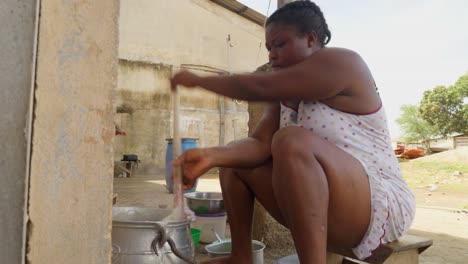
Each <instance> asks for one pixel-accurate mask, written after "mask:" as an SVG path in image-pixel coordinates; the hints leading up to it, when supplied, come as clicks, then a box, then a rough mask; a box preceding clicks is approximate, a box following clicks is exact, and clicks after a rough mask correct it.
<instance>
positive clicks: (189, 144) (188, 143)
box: [166, 138, 198, 193]
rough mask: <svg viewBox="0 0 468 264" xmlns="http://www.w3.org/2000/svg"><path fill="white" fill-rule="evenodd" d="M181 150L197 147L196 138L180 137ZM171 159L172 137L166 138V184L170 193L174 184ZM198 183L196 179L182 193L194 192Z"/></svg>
mask: <svg viewBox="0 0 468 264" xmlns="http://www.w3.org/2000/svg"><path fill="white" fill-rule="evenodd" d="M181 140H182V152H185V151H186V150H187V149H191V148H196V147H197V139H196V138H182V139H181ZM172 160H173V145H172V138H169V139H167V149H166V186H167V190H168V191H169V192H170V193H173V192H174V184H173V182H172V165H171V163H172ZM197 185H198V179H197V180H196V181H195V185H194V186H193V187H192V188H190V189H188V190H185V191H184V193H189V192H195V191H196V189H197Z"/></svg>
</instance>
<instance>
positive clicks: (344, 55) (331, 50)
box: [311, 47, 362, 60]
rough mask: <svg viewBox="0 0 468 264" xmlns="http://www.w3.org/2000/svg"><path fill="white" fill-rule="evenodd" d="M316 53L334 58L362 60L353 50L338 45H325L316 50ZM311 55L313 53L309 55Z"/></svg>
mask: <svg viewBox="0 0 468 264" xmlns="http://www.w3.org/2000/svg"><path fill="white" fill-rule="evenodd" d="M316 54H317V55H322V56H327V57H329V58H330V57H331V58H336V59H341V60H342V59H348V60H349V59H351V60H362V57H361V55H359V53H357V52H356V51H354V50H351V49H347V48H340V47H326V48H322V49H320V50H319V51H317V52H316ZM311 57H313V55H312V56H311Z"/></svg>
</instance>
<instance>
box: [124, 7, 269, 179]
mask: <svg viewBox="0 0 468 264" xmlns="http://www.w3.org/2000/svg"><path fill="white" fill-rule="evenodd" d="M120 13H121V16H120V38H119V39H120V44H119V58H120V67H119V81H118V90H117V99H116V102H115V106H116V111H117V113H118V114H117V116H116V122H117V123H118V124H119V125H121V127H122V128H123V129H124V130H125V131H126V132H127V135H126V136H121V137H120V136H119V137H117V138H116V141H115V160H116V161H118V160H120V159H121V158H122V155H123V154H124V153H133V154H137V155H139V158H140V159H141V161H142V163H141V164H140V168H139V170H138V172H137V174H153V173H160V172H162V170H163V169H164V163H165V151H166V138H170V137H172V105H171V97H170V89H169V82H168V78H169V77H170V76H171V75H172V74H173V73H174V72H175V71H178V70H180V67H181V66H182V67H183V68H185V69H190V70H192V71H195V72H197V73H199V74H219V73H221V72H224V71H228V70H229V69H231V71H232V72H250V71H253V70H255V69H256V67H257V64H263V63H264V62H265V61H266V58H267V56H266V51H265V48H264V30H263V27H262V26H260V25H257V24H255V23H253V22H251V21H249V20H247V19H245V18H243V17H241V16H239V15H237V14H235V13H233V12H231V11H229V10H227V9H225V8H223V7H221V6H219V5H217V4H214V3H212V2H211V1H206V0H179V1H151V0H143V1H130V0H123V1H121V9H120ZM228 35H230V37H231V44H232V47H230V48H229V54H228V46H227V41H226V40H227V37H228ZM228 55H230V56H229V59H228ZM224 103H225V111H226V118H225V124H224V127H225V128H224V131H225V136H224V138H223V139H224V142H225V143H228V142H230V141H232V140H233V139H234V133H236V137H237V138H240V137H245V136H247V130H248V127H247V120H248V112H247V103H246V102H241V104H238V103H236V102H234V101H233V100H231V99H228V98H226V99H224ZM219 111H220V97H219V96H217V95H215V94H213V93H210V92H207V91H203V90H195V91H194V90H191V91H187V90H182V91H181V113H180V115H181V122H182V128H181V133H182V136H183V137H195V138H199V141H198V142H197V143H198V146H216V145H218V143H219V141H220V138H219V137H220V113H219ZM233 120H234V122H233ZM234 131H235V132H234Z"/></svg>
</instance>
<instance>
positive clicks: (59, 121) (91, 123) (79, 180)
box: [27, 0, 119, 264]
mask: <svg viewBox="0 0 468 264" xmlns="http://www.w3.org/2000/svg"><path fill="white" fill-rule="evenodd" d="M118 3H119V1H114V0H99V1H88V0H75V1H62V0H48V1H42V3H41V10H40V12H41V17H40V27H39V28H40V31H39V47H38V60H37V75H36V76H37V77H36V89H35V101H36V102H35V111H34V116H35V119H34V123H33V139H32V158H31V176H30V197H29V213H30V222H29V228H28V233H29V240H28V254H27V260H28V261H29V263H31V264H42V263H48V264H54V263H57V264H59V263H60V264H63V263H67V264H72V263H76V264H83V263H87V264H88V263H89V264H91V263H96V264H102V263H110V255H111V236H110V234H111V208H112V181H113V175H112V173H113V153H112V152H113V150H112V143H113V142H112V141H113V137H114V126H113V107H112V98H113V91H114V89H115V87H116V80H117V65H118V62H117V44H118V27H117V22H118V13H119V6H118V5H119V4H118Z"/></svg>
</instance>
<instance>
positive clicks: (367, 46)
mask: <svg viewBox="0 0 468 264" xmlns="http://www.w3.org/2000/svg"><path fill="white" fill-rule="evenodd" d="M238 1H239V2H241V3H243V4H245V5H247V6H249V7H251V8H252V9H255V10H257V11H258V12H260V13H263V14H266V13H267V8H268V2H269V0H238ZM276 3H277V0H271V6H270V11H269V13H268V14H271V13H272V12H273V11H274V10H276ZM315 3H316V4H317V5H318V6H319V7H320V8H321V9H322V12H323V13H324V16H325V19H326V20H327V23H328V27H329V29H330V30H331V33H332V38H331V41H330V43H329V44H328V46H329V47H343V48H348V49H351V50H354V51H356V52H358V53H359V54H360V55H361V56H362V57H363V59H364V60H365V61H366V63H367V65H368V66H369V68H370V70H371V71H372V74H373V76H374V79H375V81H376V83H377V87H378V88H379V92H380V95H381V97H382V101H383V104H384V107H385V110H386V113H387V117H388V121H389V129H390V134H391V137H392V138H397V137H399V136H401V135H402V132H401V130H400V128H399V126H398V124H396V121H395V120H396V119H397V118H399V117H400V115H401V112H400V107H401V106H402V105H404V104H412V105H417V104H418V103H419V102H420V100H421V99H422V96H423V93H424V91H426V90H431V89H433V88H434V87H436V86H438V85H444V86H449V85H452V84H454V83H455V82H456V81H457V79H458V78H459V77H460V76H462V75H463V74H465V73H468V4H467V2H466V0H410V1H408V0H377V1H375V0H353V1H344V0H317V1H315Z"/></svg>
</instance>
